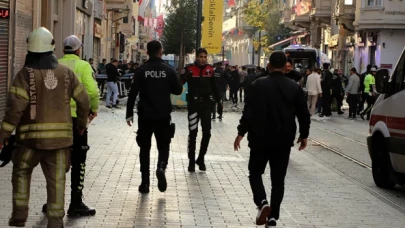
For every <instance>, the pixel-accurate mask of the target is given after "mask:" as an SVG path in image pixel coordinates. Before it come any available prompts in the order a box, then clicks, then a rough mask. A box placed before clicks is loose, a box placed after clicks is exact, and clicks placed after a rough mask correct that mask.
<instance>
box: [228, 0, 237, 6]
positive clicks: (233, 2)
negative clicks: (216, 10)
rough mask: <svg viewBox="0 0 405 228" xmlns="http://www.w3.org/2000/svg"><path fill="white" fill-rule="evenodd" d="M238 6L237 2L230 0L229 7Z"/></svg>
mask: <svg viewBox="0 0 405 228" xmlns="http://www.w3.org/2000/svg"><path fill="white" fill-rule="evenodd" d="M232 6H236V3H235V0H228V7H232Z"/></svg>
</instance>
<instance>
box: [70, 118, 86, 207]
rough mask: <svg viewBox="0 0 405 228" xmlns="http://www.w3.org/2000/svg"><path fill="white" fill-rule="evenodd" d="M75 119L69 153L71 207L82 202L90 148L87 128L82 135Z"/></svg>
mask: <svg viewBox="0 0 405 228" xmlns="http://www.w3.org/2000/svg"><path fill="white" fill-rule="evenodd" d="M76 126H77V119H76V118H73V146H72V153H71V159H70V162H71V166H72V171H71V190H72V192H71V197H72V198H71V207H76V208H77V207H78V206H80V204H81V203H82V195H83V187H84V185H83V183H84V176H85V173H86V158H87V151H88V150H89V149H90V147H89V145H88V144H87V141H88V139H87V129H85V130H84V133H83V135H80V134H79V132H78V131H77V130H76Z"/></svg>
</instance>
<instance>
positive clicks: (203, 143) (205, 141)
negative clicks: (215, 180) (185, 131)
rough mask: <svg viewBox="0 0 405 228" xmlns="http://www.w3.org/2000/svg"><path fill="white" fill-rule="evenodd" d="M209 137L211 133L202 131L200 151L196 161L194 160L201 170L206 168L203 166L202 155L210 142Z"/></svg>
mask: <svg viewBox="0 0 405 228" xmlns="http://www.w3.org/2000/svg"><path fill="white" fill-rule="evenodd" d="M210 138H211V133H203V136H202V139H201V146H200V153H199V154H198V158H197V161H196V162H195V163H196V164H197V165H198V168H199V169H200V170H201V171H206V170H207V167H206V166H205V161H204V157H205V154H206V153H207V150H208V144H209V143H210Z"/></svg>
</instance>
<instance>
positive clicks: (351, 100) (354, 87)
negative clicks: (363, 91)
mask: <svg viewBox="0 0 405 228" xmlns="http://www.w3.org/2000/svg"><path fill="white" fill-rule="evenodd" d="M359 90H360V77H359V76H357V70H356V68H354V67H353V68H351V69H350V77H349V84H348V85H347V87H346V89H345V92H346V94H347V103H348V104H349V116H348V118H349V119H356V113H357V103H358V100H359V99H358V93H359Z"/></svg>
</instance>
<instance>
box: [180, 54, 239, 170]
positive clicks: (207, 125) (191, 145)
mask: <svg viewBox="0 0 405 228" xmlns="http://www.w3.org/2000/svg"><path fill="white" fill-rule="evenodd" d="M207 55H208V52H207V50H205V49H204V48H199V49H197V51H196V61H195V62H194V64H192V65H191V66H188V67H185V68H184V69H183V70H182V72H181V75H180V80H181V82H182V84H185V83H186V82H187V83H188V93H187V95H186V96H187V110H188V123H189V124H188V126H189V135H188V158H189V165H188V171H189V172H194V171H195V164H197V165H198V167H199V169H200V170H201V171H205V170H206V166H205V155H206V153H207V150H208V145H209V142H210V138H211V105H212V100H213V99H215V101H216V102H218V103H220V104H222V100H221V99H220V97H219V93H218V89H217V86H216V84H215V77H214V68H213V67H212V66H211V65H209V64H207ZM238 80H239V78H238ZM238 82H239V81H238ZM200 120H201V128H202V133H203V135H202V139H201V145H200V153H199V154H198V158H197V160H195V150H196V138H197V133H198V122H199V121H200Z"/></svg>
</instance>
